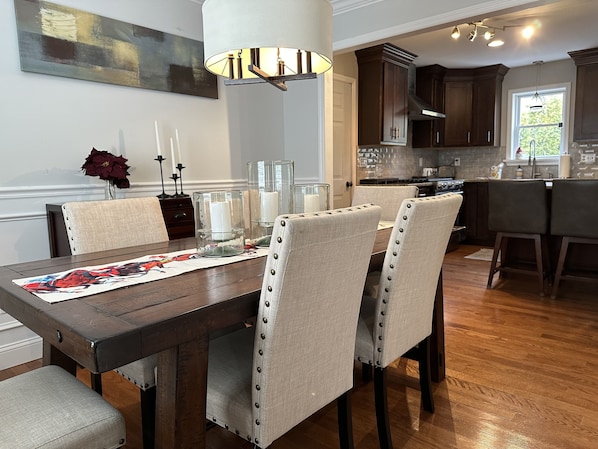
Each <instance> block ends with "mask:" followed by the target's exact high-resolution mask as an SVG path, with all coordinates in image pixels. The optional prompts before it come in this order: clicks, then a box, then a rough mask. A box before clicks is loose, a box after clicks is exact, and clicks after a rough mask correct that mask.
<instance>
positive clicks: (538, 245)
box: [534, 234, 544, 296]
mask: <svg viewBox="0 0 598 449" xmlns="http://www.w3.org/2000/svg"><path fill="white" fill-rule="evenodd" d="M534 248H535V251H536V271H537V272H538V288H539V290H540V296H544V263H543V262H544V260H543V259H544V257H543V255H542V236H541V235H540V234H537V235H534Z"/></svg>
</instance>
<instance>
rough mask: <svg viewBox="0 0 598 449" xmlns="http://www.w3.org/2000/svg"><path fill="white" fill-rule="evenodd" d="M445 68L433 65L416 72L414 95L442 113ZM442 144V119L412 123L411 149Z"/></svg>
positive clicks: (419, 68) (420, 68) (443, 108)
mask: <svg viewBox="0 0 598 449" xmlns="http://www.w3.org/2000/svg"><path fill="white" fill-rule="evenodd" d="M446 70H447V69H446V68H445V67H442V66H441V65H438V64H434V65H431V66H426V67H418V68H417V70H416V78H415V79H416V82H415V94H416V95H417V96H418V97H420V98H421V99H422V100H425V101H427V102H428V103H429V104H430V105H431V106H432V107H433V108H434V109H435V110H437V111H441V112H444V111H445V107H444V76H445V74H446ZM443 142H444V119H432V120H416V121H414V122H413V136H412V147H413V148H435V147H441V146H442V144H443Z"/></svg>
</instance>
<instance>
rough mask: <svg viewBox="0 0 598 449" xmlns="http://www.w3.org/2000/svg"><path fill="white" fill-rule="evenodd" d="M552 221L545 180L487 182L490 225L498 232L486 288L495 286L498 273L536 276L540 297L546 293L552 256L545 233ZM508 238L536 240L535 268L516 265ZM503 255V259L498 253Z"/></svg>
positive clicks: (491, 228)
mask: <svg viewBox="0 0 598 449" xmlns="http://www.w3.org/2000/svg"><path fill="white" fill-rule="evenodd" d="M549 223H550V213H549V205H548V194H547V192H546V184H545V183H544V181H542V180H533V179H530V180H500V181H499V180H490V181H488V228H489V229H490V230H491V231H496V240H495V242H494V251H493V253H492V261H491V262H490V272H489V274H488V284H487V287H488V288H491V287H492V281H493V279H494V275H495V274H496V273H500V274H499V277H500V276H502V275H503V273H522V274H530V275H535V276H536V278H537V279H538V289H539V292H540V296H544V279H545V278H546V277H547V276H549V275H550V258H549V257H548V244H547V241H546V234H547V233H548V228H549ZM509 239H528V240H533V242H534V252H535V256H536V260H535V262H536V263H535V269H534V268H532V269H529V268H528V267H522V266H520V265H515V264H513V263H512V262H511V260H510V258H509V255H508V248H509V245H508V241H509ZM499 254H500V262H499V260H498V256H499Z"/></svg>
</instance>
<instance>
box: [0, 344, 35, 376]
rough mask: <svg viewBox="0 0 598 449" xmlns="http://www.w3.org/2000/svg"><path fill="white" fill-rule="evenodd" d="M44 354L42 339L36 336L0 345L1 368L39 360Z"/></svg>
mask: <svg viewBox="0 0 598 449" xmlns="http://www.w3.org/2000/svg"><path fill="white" fill-rule="evenodd" d="M41 356H42V339H41V337H38V336H35V337H31V338H26V339H24V340H19V341H15V342H13V343H9V344H7V345H4V346H0V370H4V369H7V368H11V367H13V366H16V365H21V364H23V363H27V362H30V361H32V360H37V359H39V358H41Z"/></svg>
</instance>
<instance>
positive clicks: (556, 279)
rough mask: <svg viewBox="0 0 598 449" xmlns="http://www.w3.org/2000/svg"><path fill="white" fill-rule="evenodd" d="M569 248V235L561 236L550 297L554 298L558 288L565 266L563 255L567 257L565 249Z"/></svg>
mask: <svg viewBox="0 0 598 449" xmlns="http://www.w3.org/2000/svg"><path fill="white" fill-rule="evenodd" d="M568 249H569V237H563V241H562V243H561V251H560V252H559V261H558V262H557V264H556V272H555V274H554V282H553V284H552V294H551V295H550V297H551V298H552V299H554V298H556V294H557V292H558V290H559V283H560V282H561V276H562V274H563V267H564V266H565V257H567V250H568Z"/></svg>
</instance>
